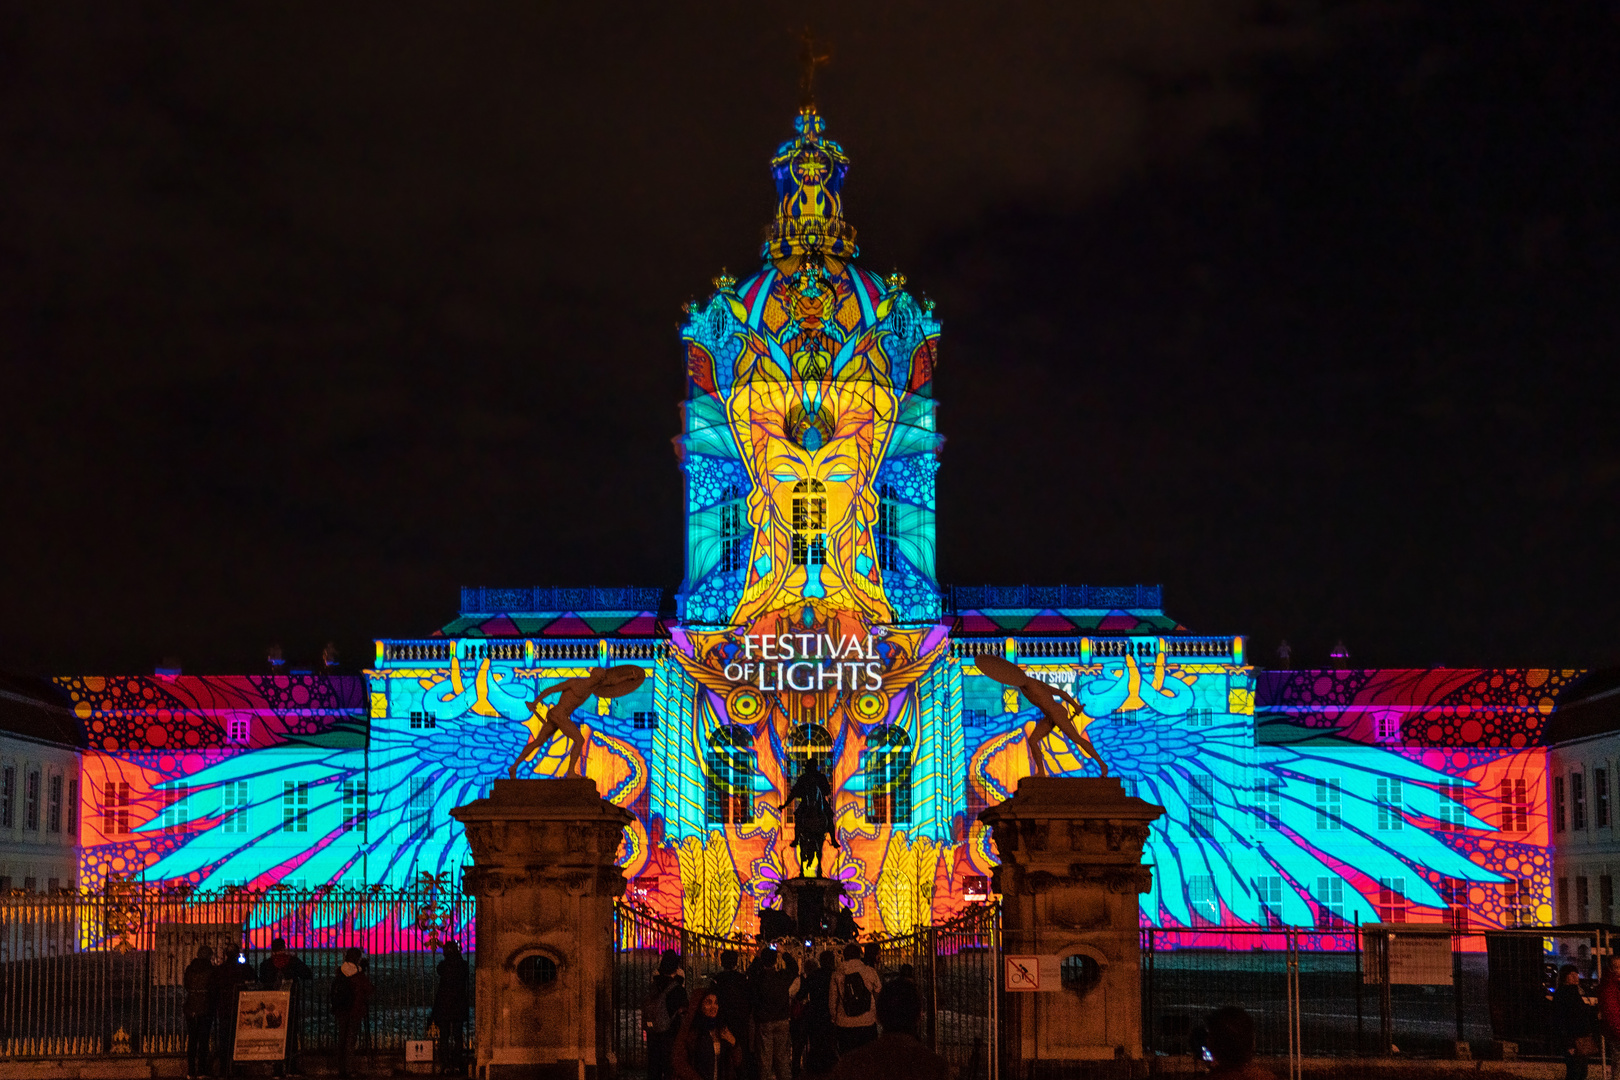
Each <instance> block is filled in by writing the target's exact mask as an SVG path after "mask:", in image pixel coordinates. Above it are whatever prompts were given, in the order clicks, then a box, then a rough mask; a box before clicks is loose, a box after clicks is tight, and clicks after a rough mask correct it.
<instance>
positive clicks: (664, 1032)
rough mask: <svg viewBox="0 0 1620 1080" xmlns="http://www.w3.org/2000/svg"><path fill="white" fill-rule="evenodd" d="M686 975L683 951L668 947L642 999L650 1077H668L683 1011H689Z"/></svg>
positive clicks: (648, 1077) (642, 1025) (642, 1020)
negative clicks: (650, 986)
mask: <svg viewBox="0 0 1620 1080" xmlns="http://www.w3.org/2000/svg"><path fill="white" fill-rule="evenodd" d="M686 1004H687V998H686V977H685V975H684V974H683V973H682V971H681V954H680V953H678V952H676V951H675V950H674V949H665V950H664V955H663V956H662V957H660V958H659V961H658V973H657V974H656V975H654V976H653V979H652V989H651V990H649V991H648V993H647V996H646V998H644V999H643V1000H642V1002H641V1028H642V1030H643V1031H645V1032H646V1033H647V1080H665V1077H667V1076H668V1075H669V1072H670V1054H671V1052H672V1051H673V1050H674V1048H675V1035H676V1032H677V1030H678V1029H679V1027H680V1022H681V1014H682V1013H684V1012H685V1011H686Z"/></svg>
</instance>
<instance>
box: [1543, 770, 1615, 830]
mask: <svg viewBox="0 0 1620 1080" xmlns="http://www.w3.org/2000/svg"><path fill="white" fill-rule="evenodd" d="M1552 786H1553V807H1552V809H1553V831H1554V832H1564V831H1565V826H1566V824H1567V825H1568V826H1569V827H1570V828H1573V829H1574V830H1575V831H1576V832H1583V831H1585V830H1586V829H1587V828H1593V829H1607V828H1610V827H1612V826H1613V824H1614V818H1613V815H1612V814H1611V813H1610V811H1609V770H1608V769H1606V768H1603V769H1593V770H1592V784H1591V798H1590V803H1589V802H1588V797H1587V794H1588V793H1587V783H1586V771H1585V770H1584V769H1575V770H1572V771H1571V772H1570V774H1569V779H1568V786H1567V788H1566V786H1565V778H1564V777H1563V776H1555V777H1553V781H1552ZM1589 810H1590V813H1588V811H1589ZM1566 811H1567V812H1566Z"/></svg>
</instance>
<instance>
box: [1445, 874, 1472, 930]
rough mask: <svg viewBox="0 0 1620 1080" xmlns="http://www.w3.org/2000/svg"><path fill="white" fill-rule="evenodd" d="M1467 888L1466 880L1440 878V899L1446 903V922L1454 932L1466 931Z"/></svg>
mask: <svg viewBox="0 0 1620 1080" xmlns="http://www.w3.org/2000/svg"><path fill="white" fill-rule="evenodd" d="M1468 889H1469V885H1468V882H1466V881H1459V880H1457V879H1456V878H1441V879H1440V899H1441V900H1443V901H1445V904H1446V909H1447V910H1446V922H1447V923H1449V924H1450V925H1451V929H1452V931H1453V932H1454V933H1458V934H1466V933H1467V932H1468Z"/></svg>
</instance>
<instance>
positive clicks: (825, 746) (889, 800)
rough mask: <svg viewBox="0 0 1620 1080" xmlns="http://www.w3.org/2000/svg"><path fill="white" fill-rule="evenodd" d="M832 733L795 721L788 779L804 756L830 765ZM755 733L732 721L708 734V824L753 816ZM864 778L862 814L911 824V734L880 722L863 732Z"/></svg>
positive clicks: (876, 820) (748, 819)
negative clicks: (864, 812)
mask: <svg viewBox="0 0 1620 1080" xmlns="http://www.w3.org/2000/svg"><path fill="white" fill-rule="evenodd" d="M832 745H833V743H832V734H831V732H829V731H828V730H827V729H826V728H824V727H822V726H821V725H820V724H800V725H798V726H797V727H795V728H793V729H792V730H791V731H790V732H789V733H788V738H787V751H788V760H787V768H786V770H785V771H786V773H787V781H788V783H789V784H792V783H793V782H794V781H795V780H797V779H798V777H799V773H800V772H802V771H803V769H804V764H805V762H807V761H814V762H815V763H816V767H817V768H818V769H820V770H821V771H822V772H823V773H829V772H830V771H831V767H832V763H831V757H832ZM753 748H754V737H753V736H752V735H751V734H749V732H748V730H747V729H746V728H743V727H739V726H737V725H734V724H733V725H727V726H725V727H722V728H718V729H717V730H716V731H715V732H714V734H712V735H710V736H709V748H708V751H707V753H705V754H704V757H703V816H704V820H705V822H706V823H707V824H709V825H745V824H748V823H749V822H751V821H753V820H754V791H755V786H754V778H755V777H756V776H757V775H758V772H759V770H758V768H757V765H756V763H755V760H754V749H753ZM861 769H862V771H863V772H864V773H865V778H866V820H867V821H868V822H871V823H873V824H877V825H899V826H907V825H910V824H911V736H910V735H908V734H907V733H906V731H905V729H904V728H899V727H893V726H887V725H885V726H882V727H876V728H873V729H872V730H871V731H870V732H868V733H867V736H866V746H865V748H864V750H863V751H862V753H861Z"/></svg>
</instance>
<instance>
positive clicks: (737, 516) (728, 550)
mask: <svg viewBox="0 0 1620 1080" xmlns="http://www.w3.org/2000/svg"><path fill="white" fill-rule="evenodd" d="M742 496H743V492H742V489H741V488H739V487H737V486H735V485H733V486H731V487H728V488H727V489H726V497H727V498H728V499H730V500H731V501H730V502H727V503H725V504H723V505H722V506H721V507H720V569H721V570H722V571H728V572H729V571H732V570H741V569H742V568H743V567H744V566H746V565H747V564H748V547H749V544H748V540H749V537H748V507H747V504H745V503H744V502H743V501H742Z"/></svg>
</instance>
